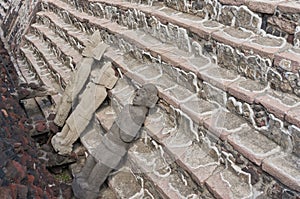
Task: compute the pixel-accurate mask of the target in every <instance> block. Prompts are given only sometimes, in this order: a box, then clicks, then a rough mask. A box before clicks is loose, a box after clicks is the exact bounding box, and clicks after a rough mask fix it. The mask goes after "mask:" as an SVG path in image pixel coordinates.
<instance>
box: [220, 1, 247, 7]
mask: <svg viewBox="0 0 300 199" xmlns="http://www.w3.org/2000/svg"><path fill="white" fill-rule="evenodd" d="M245 2H246V0H220V3H222V4H225V5H233V6H240V5H244V4H245Z"/></svg>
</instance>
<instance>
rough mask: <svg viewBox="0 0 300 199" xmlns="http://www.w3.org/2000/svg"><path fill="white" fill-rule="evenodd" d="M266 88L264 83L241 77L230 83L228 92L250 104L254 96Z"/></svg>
mask: <svg viewBox="0 0 300 199" xmlns="http://www.w3.org/2000/svg"><path fill="white" fill-rule="evenodd" d="M266 88H267V86H265V85H262V84H260V83H258V82H255V81H253V80H250V79H246V78H244V77H243V78H240V79H239V80H237V81H235V82H234V83H232V84H230V85H229V87H228V92H229V93H230V94H231V95H233V96H234V97H236V98H238V99H240V100H243V101H245V102H247V103H249V104H252V103H253V102H254V99H255V97H256V96H257V95H259V94H261V93H263V92H265V90H266Z"/></svg>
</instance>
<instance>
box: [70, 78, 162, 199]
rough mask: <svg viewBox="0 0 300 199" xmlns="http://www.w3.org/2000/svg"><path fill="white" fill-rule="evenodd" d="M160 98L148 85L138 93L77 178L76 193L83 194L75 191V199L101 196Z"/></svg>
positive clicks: (74, 185) (154, 88) (75, 182)
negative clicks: (109, 176)
mask: <svg viewBox="0 0 300 199" xmlns="http://www.w3.org/2000/svg"><path fill="white" fill-rule="evenodd" d="M157 94H158V90H157V88H156V87H155V86H154V85H152V84H146V85H144V86H143V87H142V88H141V89H139V90H138V91H137V92H136V94H135V97H134V98H133V102H132V103H133V104H132V105H129V104H127V105H125V107H124V108H123V110H122V111H121V113H120V114H119V116H118V117H117V119H116V120H115V122H114V123H113V125H112V127H111V128H110V130H109V132H107V133H106V134H105V135H104V137H103V139H102V140H101V142H100V143H99V145H97V146H96V149H95V151H94V153H95V154H94V157H92V156H91V158H89V159H88V161H87V163H86V165H85V166H84V168H83V169H82V171H81V172H80V173H79V174H78V175H76V176H75V179H74V181H73V183H72V187H73V190H74V189H78V190H80V191H77V190H74V194H75V196H76V197H81V198H96V196H97V194H95V193H97V192H99V188H100V186H101V185H102V184H103V182H104V181H105V180H106V178H107V176H108V175H109V173H110V172H111V171H112V170H114V169H117V168H118V167H119V166H120V164H121V163H122V160H124V157H126V154H127V150H128V148H129V146H130V144H131V142H133V141H134V140H136V139H137V138H138V137H139V131H140V128H141V127H142V125H143V123H144V121H145V119H146V115H147V114H148V109H149V108H151V107H153V106H154V105H155V104H156V102H157V100H158V96H157ZM125 149H126V150H125Z"/></svg>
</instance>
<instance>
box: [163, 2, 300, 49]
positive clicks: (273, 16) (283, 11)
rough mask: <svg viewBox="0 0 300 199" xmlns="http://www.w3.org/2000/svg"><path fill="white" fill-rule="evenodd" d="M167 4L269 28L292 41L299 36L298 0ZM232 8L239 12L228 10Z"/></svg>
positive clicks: (256, 28) (238, 23) (255, 27)
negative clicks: (287, 0)
mask: <svg viewBox="0 0 300 199" xmlns="http://www.w3.org/2000/svg"><path fill="white" fill-rule="evenodd" d="M164 5H166V6H168V7H169V8H173V9H175V10H179V11H182V12H187V13H190V14H192V15H197V16H201V17H207V18H209V19H213V20H216V21H218V22H220V23H223V24H226V25H230V26H233V27H243V28H246V29H249V30H253V31H260V32H261V31H266V32H267V33H270V34H273V35H275V36H279V37H283V38H285V39H286V40H287V41H288V42H290V43H293V38H294V36H295V38H296V39H299V36H298V35H297V28H296V26H297V25H299V20H298V18H299V14H298V13H299V10H300V6H299V3H297V1H289V2H286V1H282V0H273V1H265V0H239V1H232V0H220V1H216V2H205V3H187V2H183V3H181V4H179V3H178V2H166V3H165V4H164ZM228 12H230V13H235V14H228ZM245 16H247V17H245ZM297 36H298V37H297ZM296 43H297V42H296V41H295V39H294V44H295V45H296Z"/></svg>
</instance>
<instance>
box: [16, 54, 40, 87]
mask: <svg viewBox="0 0 300 199" xmlns="http://www.w3.org/2000/svg"><path fill="white" fill-rule="evenodd" d="M17 63H18V66H19V69H20V73H21V75H22V76H23V77H24V81H25V82H26V83H27V84H35V85H40V86H41V85H42V82H41V80H40V79H39V77H38V76H37V73H36V71H34V70H33V69H31V68H30V67H29V65H28V64H27V62H26V60H24V57H23V56H20V58H19V59H17Z"/></svg>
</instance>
